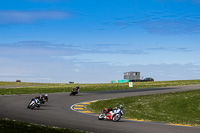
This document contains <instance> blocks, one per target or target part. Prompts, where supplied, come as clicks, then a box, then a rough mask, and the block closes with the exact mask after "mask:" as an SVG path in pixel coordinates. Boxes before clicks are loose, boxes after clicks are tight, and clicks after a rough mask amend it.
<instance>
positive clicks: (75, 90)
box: [69, 88, 78, 96]
mask: <svg viewBox="0 0 200 133" xmlns="http://www.w3.org/2000/svg"><path fill="white" fill-rule="evenodd" d="M76 94H78V89H77V88H73V89H72V92H71V93H70V94H69V95H70V96H71V95H73V96H75V95H76Z"/></svg>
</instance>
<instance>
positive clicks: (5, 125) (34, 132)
mask: <svg viewBox="0 0 200 133" xmlns="http://www.w3.org/2000/svg"><path fill="white" fill-rule="evenodd" d="M38 132H40V133H88V132H83V131H77V130H70V129H65V128H53V127H49V126H41V125H35V124H30V123H25V122H20V121H12V120H7V119H1V120H0V133H38Z"/></svg>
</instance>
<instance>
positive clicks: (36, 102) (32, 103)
mask: <svg viewBox="0 0 200 133" xmlns="http://www.w3.org/2000/svg"><path fill="white" fill-rule="evenodd" d="M35 107H38V108H39V107H40V101H39V99H32V100H31V101H30V102H29V104H28V106H27V108H28V109H29V108H30V109H34V108H35Z"/></svg>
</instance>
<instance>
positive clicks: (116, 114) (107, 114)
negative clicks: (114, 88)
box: [98, 106, 123, 122]
mask: <svg viewBox="0 0 200 133" xmlns="http://www.w3.org/2000/svg"><path fill="white" fill-rule="evenodd" d="M122 109H123V107H122V106H120V107H116V108H114V109H107V108H105V109H104V110H103V111H102V112H101V114H100V115H99V116H98V119H99V120H104V119H106V120H113V121H114V122H116V121H119V120H120V119H121V116H122V115H123V111H122Z"/></svg>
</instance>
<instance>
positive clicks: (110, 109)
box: [104, 104, 123, 114]
mask: <svg viewBox="0 0 200 133" xmlns="http://www.w3.org/2000/svg"><path fill="white" fill-rule="evenodd" d="M118 108H119V109H121V110H122V109H123V105H121V104H120V105H119V107H114V108H113V109H112V108H108V109H107V108H105V109H104V110H105V111H106V114H107V113H108V112H110V111H114V110H117V109H118Z"/></svg>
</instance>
